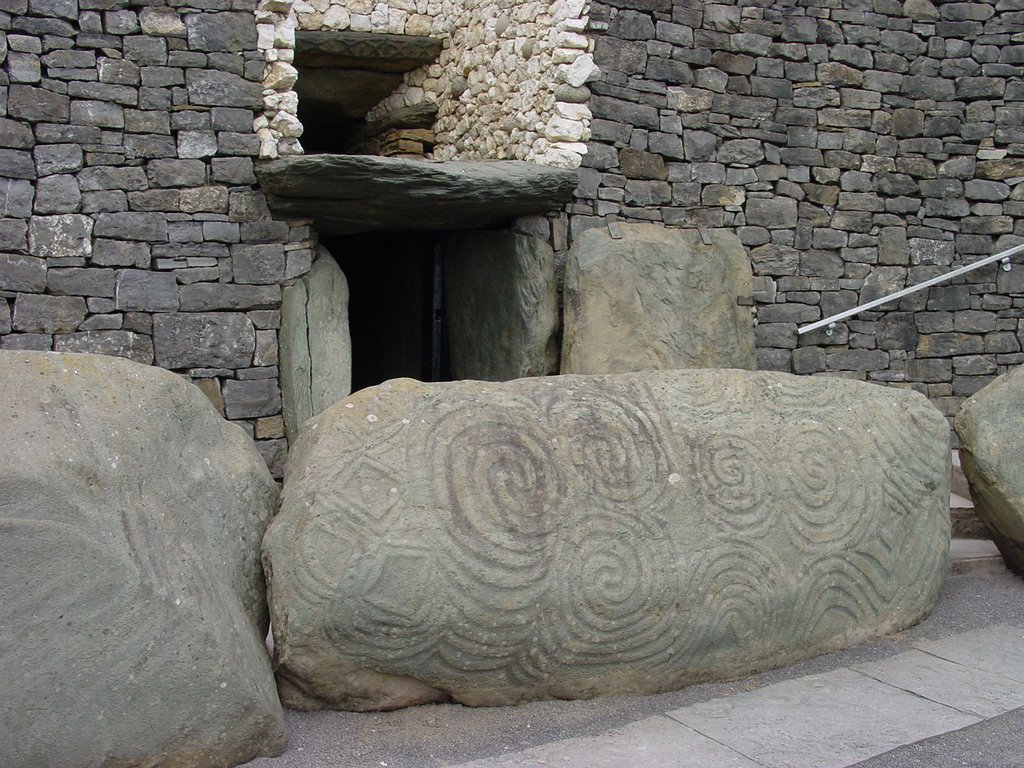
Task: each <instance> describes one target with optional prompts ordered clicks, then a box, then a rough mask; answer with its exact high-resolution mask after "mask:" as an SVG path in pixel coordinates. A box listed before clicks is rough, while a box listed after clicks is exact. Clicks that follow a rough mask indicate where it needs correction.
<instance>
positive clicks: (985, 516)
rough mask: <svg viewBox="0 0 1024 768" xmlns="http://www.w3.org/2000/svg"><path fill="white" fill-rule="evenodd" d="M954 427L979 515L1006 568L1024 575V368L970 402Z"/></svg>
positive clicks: (992, 385)
mask: <svg viewBox="0 0 1024 768" xmlns="http://www.w3.org/2000/svg"><path fill="white" fill-rule="evenodd" d="M955 426H956V433H957V435H959V436H960V460H961V462H962V465H963V470H964V474H966V475H967V480H968V481H969V482H970V484H971V498H972V499H973V500H974V509H975V513H976V514H977V515H978V518H979V519H980V520H981V522H983V523H984V524H985V527H986V528H988V530H989V533H991V534H992V541H994V542H995V544H996V546H997V547H999V551H1000V552H1002V553H1003V557H1004V558H1006V563H1007V565H1009V566H1010V568H1012V569H1013V570H1014V571H1016V572H1017V573H1019V574H1021V575H1022V576H1024V448H1022V443H1021V435H1024V367H1021V368H1015V369H1014V370H1012V371H1010V372H1009V373H1006V374H1003V375H1002V376H1000V377H999V378H998V379H996V380H995V381H993V382H992V383H991V384H989V385H988V386H987V387H985V388H984V389H983V390H981V391H980V392H978V393H977V394H976V395H975V396H974V397H972V398H971V399H970V400H968V401H967V402H965V403H964V406H963V410H961V411H960V413H959V415H958V416H957V417H956V421H955Z"/></svg>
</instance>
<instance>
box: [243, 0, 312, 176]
mask: <svg viewBox="0 0 1024 768" xmlns="http://www.w3.org/2000/svg"><path fill="white" fill-rule="evenodd" d="M295 6H296V4H295V3H293V0H261V1H260V3H259V5H258V6H257V7H256V31H257V33H258V38H257V42H256V45H257V47H258V48H259V50H260V52H261V53H262V54H263V58H264V60H265V61H266V62H267V66H266V69H264V70H263V114H262V115H258V116H257V117H256V120H255V127H256V135H257V136H259V138H260V157H261V158H264V159H273V158H275V157H277V156H278V155H299V154H302V145H301V144H300V143H299V137H300V136H301V135H302V123H300V122H299V118H298V109H299V97H298V94H296V93H295V91H293V90H292V86H294V85H295V81H296V79H297V77H298V72H297V71H296V69H295V67H294V66H292V61H293V60H294V59H295V30H296V28H297V27H298V17H297V15H296V8H295Z"/></svg>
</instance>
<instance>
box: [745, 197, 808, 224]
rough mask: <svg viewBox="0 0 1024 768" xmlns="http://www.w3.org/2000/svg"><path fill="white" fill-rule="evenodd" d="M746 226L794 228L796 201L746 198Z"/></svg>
mask: <svg viewBox="0 0 1024 768" xmlns="http://www.w3.org/2000/svg"><path fill="white" fill-rule="evenodd" d="M746 214H747V224H751V225H755V226H763V227H766V228H768V229H776V228H782V227H795V226H796V222H797V204H796V200H792V199H789V198H758V197H753V198H748V199H747V204H746Z"/></svg>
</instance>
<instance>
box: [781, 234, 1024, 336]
mask: <svg viewBox="0 0 1024 768" xmlns="http://www.w3.org/2000/svg"><path fill="white" fill-rule="evenodd" d="M1022 251H1024V243H1021V244H1020V245H1015V246H1014V247H1013V248H1007V249H1006V250H1005V251H1000V252H999V253H996V254H993V255H992V256H986V257H985V258H984V259H981V260H980V261H976V262H974V263H973V264H968V265H967V266H966V267H960V268H958V269H954V270H953V271H952V272H947V273H946V274H944V275H939V276H938V277H933V278H931V279H930V280H923V281H922V282H920V283H918V284H917V285H912V286H911V287H909V288H904V289H903V290H902V291H896V293H890V294H889V295H888V296H883V297H882V298H880V299H875V300H874V301H869V302H867V303H866V304H861V305H860V306H857V307H854V308H853V309H848V310H846V311H845V312H839V313H838V314H835V315H832V316H831V317H826V318H825V319H824V320H819V321H817V322H816V323H811V324H810V325H805V326H803V327H802V328H797V331H796V332H797V334H798V335H799V334H804V333H810V332H811V331H816V330H818V329H819V328H825V327H826V326H827V330H826V331H825V333H826V334H827V335H829V336H831V335H832V329H833V328H834V327H835V324H836V323H838V322H839V321H840V320H845V319H846V318H848V317H853V316H854V315H859V314H860V313H861V312H865V311H867V310H869V309H874V308H875V307H878V306H881V305H882V304H888V303H889V302H890V301H894V300H895V299H902V298H903V297H904V296H909V295H910V294H912V293H917V292H918V291H920V290H923V289H924V288H930V287H931V286H933V285H937V284H938V283H941V282H944V281H946V280H951V279H953V278H954V277H958V276H959V275H963V274H965V273H967V272H972V271H974V270H975V269H979V268H981V267H984V266H985V265H986V264H991V263H992V262H993V261H1001V262H1003V269H1004V270H1005V271H1007V272H1009V271H1010V257H1011V256H1013V255H1015V254H1017V253H1020V252H1022Z"/></svg>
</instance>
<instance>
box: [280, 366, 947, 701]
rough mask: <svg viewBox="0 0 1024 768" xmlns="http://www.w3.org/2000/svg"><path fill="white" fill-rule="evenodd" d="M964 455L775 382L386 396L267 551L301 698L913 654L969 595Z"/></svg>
mask: <svg viewBox="0 0 1024 768" xmlns="http://www.w3.org/2000/svg"><path fill="white" fill-rule="evenodd" d="M836 402H843V403H846V404H847V405H848V406H849V407H848V408H843V409H837V408H835V403H836ZM947 438H948V426H947V424H946V421H945V419H944V418H943V417H942V415H941V414H940V413H939V412H938V411H937V410H936V409H935V408H934V407H933V406H931V405H930V404H929V403H928V402H927V401H926V400H925V399H924V398H923V397H922V396H920V395H918V394H917V393H912V392H908V391H903V390H890V389H883V388H880V387H875V386H872V385H868V384H864V383H860V382H852V381H845V380H841V379H829V378H800V377H793V376H790V375H787V374H771V373H765V372H761V373H750V372H744V371H727V370H715V371H658V372H645V373H637V374H624V375H619V376H600V377H589V376H560V377H544V378H532V379H519V380H517V381H513V382H506V383H482V382H472V381H461V382H450V383H444V384H432V385H430V384H422V383H420V382H416V381H412V380H409V379H399V380H394V381H391V382H387V383H385V384H382V385H380V386H377V387H371V388H368V389H365V390H362V391H360V392H357V393H355V394H354V395H352V396H351V397H349V398H348V399H347V400H345V401H344V402H343V403H339V404H337V405H335V406H334V407H332V408H330V409H328V410H327V411H325V412H324V413H322V414H320V415H319V416H317V417H315V418H314V419H313V420H312V421H311V422H309V424H308V425H307V427H306V429H305V431H304V432H303V434H302V435H301V436H300V438H299V441H298V444H297V446H296V447H295V448H294V449H293V452H292V455H291V457H290V458H289V462H288V469H287V474H286V477H285V483H284V495H283V499H282V508H281V512H280V514H279V515H278V517H277V518H276V519H275V521H274V523H273V524H272V526H271V528H270V530H269V531H268V533H267V536H266V538H265V540H264V561H265V563H266V569H267V573H268V574H269V575H270V580H271V586H270V592H271V612H272V617H273V626H274V633H275V655H276V660H277V670H278V681H279V688H280V691H281V694H282V696H283V699H284V701H285V702H286V703H287V704H288V705H289V706H292V707H297V708H301V709H318V708H323V707H335V708H342V709H354V710H372V709H381V708H383V709H389V708H394V707H399V706H404V705H410V704H417V703H423V702H429V701H441V700H445V699H447V698H449V697H451V698H452V699H454V700H455V701H457V702H460V703H463V704H469V705H505V704H511V703H516V702H520V701H526V700H531V699H537V698H546V697H552V696H556V697H559V698H574V697H581V696H583V697H586V696H594V695H598V694H609V693H640V692H654V691H663V690H668V689H672V688H677V687H680V686H682V685H685V684H687V683H690V682H695V681H698V680H707V679H713V678H715V677H721V676H726V677H730V678H733V677H736V676H738V675H743V674H746V673H748V672H751V671H754V670H757V669H764V668H767V667H769V666H775V665H779V664H784V663H788V662H789V661H792V660H794V659H796V658H800V657H806V656H809V655H812V654H814V653H819V652H822V651H825V650H831V649H835V648H839V647H844V646H846V645H849V644H852V643H856V642H859V641H861V640H864V639H866V638H868V637H871V636H873V635H877V634H883V633H887V632H891V631H895V630H897V629H899V628H901V627H905V626H908V625H909V624H912V623H914V622H915V621H917V620H919V619H920V618H922V617H923V616H924V615H925V614H927V612H928V611H929V610H930V608H931V606H932V604H933V602H934V600H935V599H936V596H937V594H938V590H939V587H940V585H941V584H942V581H943V579H944V577H945V571H946V550H947V547H948V539H949V521H948V514H949V510H948V503H949V495H948V494H949V490H948V472H949V450H948V442H947ZM837 584H841V585H842V588H841V589H837V588H836V585H837ZM341 595H344V599H340V596H341Z"/></svg>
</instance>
